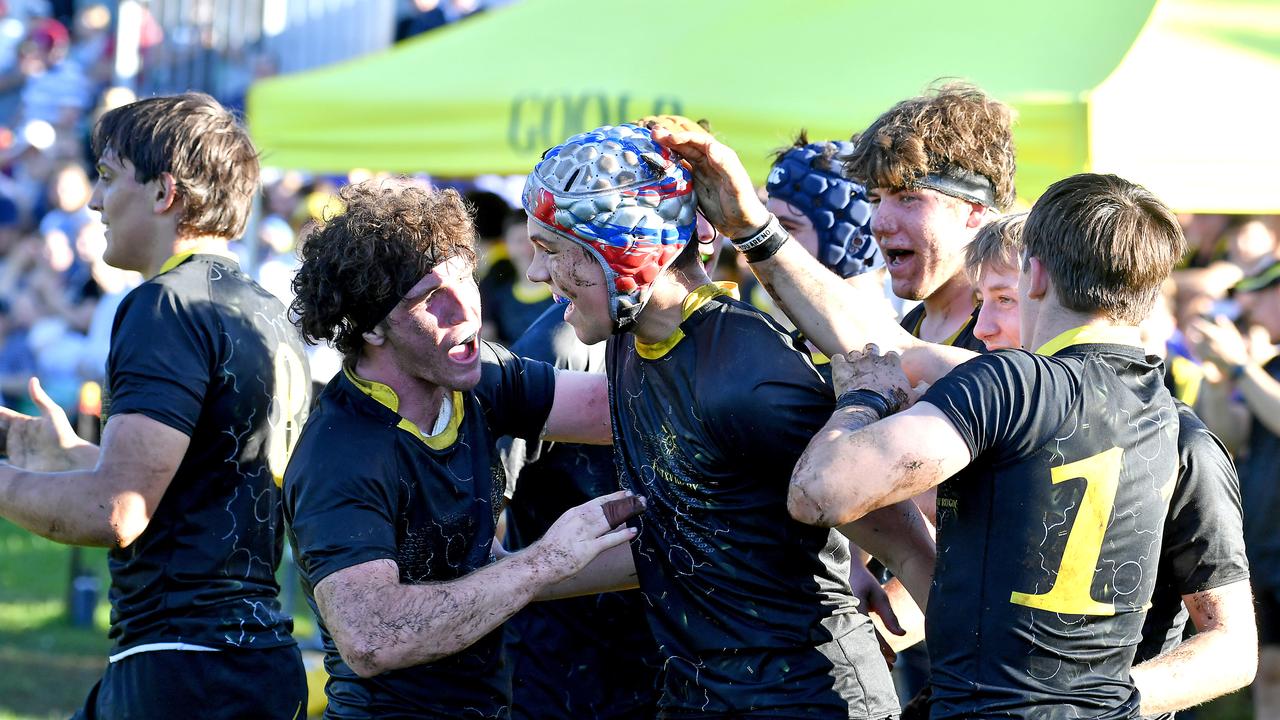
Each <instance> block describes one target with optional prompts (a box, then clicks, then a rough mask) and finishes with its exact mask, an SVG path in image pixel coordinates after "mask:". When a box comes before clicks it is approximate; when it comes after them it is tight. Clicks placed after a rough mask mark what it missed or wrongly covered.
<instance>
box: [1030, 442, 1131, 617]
mask: <svg viewBox="0 0 1280 720" xmlns="http://www.w3.org/2000/svg"><path fill="white" fill-rule="evenodd" d="M1123 455H1124V451H1123V450H1121V449H1120V448H1118V447H1113V448H1111V449H1110V450H1107V451H1106V452H1103V453H1099V454H1097V455H1094V456H1092V457H1087V458H1085V459H1083V460H1077V461H1076V462H1073V463H1069V464H1067V465H1062V466H1060V467H1056V468H1053V469H1052V470H1051V471H1050V477H1051V479H1052V480H1053V484H1054V485H1057V484H1058V483H1060V482H1066V481H1067V480H1074V479H1076V478H1082V479H1084V483H1085V485H1084V497H1083V498H1082V499H1081V500H1080V509H1079V510H1078V511H1077V512H1076V517H1075V521H1074V522H1072V523H1071V531H1070V532H1068V533H1067V545H1066V547H1065V548H1063V550H1062V562H1061V563H1060V564H1059V566H1058V577H1057V578H1056V579H1055V580H1054V583H1053V588H1052V589H1051V590H1049V592H1046V593H1021V592H1014V593H1013V595H1012V596H1010V598H1009V602H1012V603H1013V604H1015V605H1025V606H1027V607H1032V608H1037V609H1040V610H1048V611H1050V612H1056V613H1063V614H1064V615H1115V614H1116V608H1115V605H1113V604H1111V603H1101V602H1098V601H1096V600H1094V599H1093V596H1092V595H1091V594H1090V590H1091V589H1092V588H1093V575H1094V571H1095V570H1096V569H1097V567H1098V556H1100V555H1101V554H1102V538H1103V536H1104V535H1106V533H1107V523H1108V521H1109V520H1110V519H1111V509H1112V507H1113V506H1114V505H1115V501H1116V491H1117V490H1118V489H1119V487H1120V469H1121V467H1122V463H1121V458H1122V456H1123Z"/></svg>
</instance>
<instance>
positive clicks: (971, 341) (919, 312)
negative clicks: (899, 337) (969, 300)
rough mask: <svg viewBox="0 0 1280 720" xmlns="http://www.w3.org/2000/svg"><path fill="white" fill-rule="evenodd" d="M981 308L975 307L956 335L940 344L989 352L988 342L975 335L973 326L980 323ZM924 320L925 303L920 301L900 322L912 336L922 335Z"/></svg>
mask: <svg viewBox="0 0 1280 720" xmlns="http://www.w3.org/2000/svg"><path fill="white" fill-rule="evenodd" d="M981 309H982V308H980V307H976V308H974V309H973V314H972V315H970V316H969V319H968V320H966V321H965V323H964V325H962V326H961V327H960V330H959V332H957V333H956V334H955V335H953V336H951V337H950V338H947V339H946V340H945V341H943V342H940V343H938V344H939V345H950V346H952V347H959V348H964V349H965V350H972V351H974V352H976V353H978V354H979V355H981V354H985V353H986V352H987V344H986V343H984V342H982V341H981V340H979V339H978V338H976V337H974V336H973V328H974V326H975V325H977V323H978V311H979V310H981ZM923 320H924V303H920V304H919V305H916V306H915V307H913V308H911V312H908V313H907V314H906V315H904V316H903V317H902V321H901V322H900V323H899V324H900V325H901V326H902V329H903V330H906V331H907V332H909V333H911V335H912V336H914V337H920V335H919V332H920V323H921V322H922V321H923Z"/></svg>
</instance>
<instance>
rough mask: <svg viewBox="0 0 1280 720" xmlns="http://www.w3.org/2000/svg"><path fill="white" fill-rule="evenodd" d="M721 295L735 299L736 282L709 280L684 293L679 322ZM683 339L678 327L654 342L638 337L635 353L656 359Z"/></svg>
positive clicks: (736, 297)
mask: <svg viewBox="0 0 1280 720" xmlns="http://www.w3.org/2000/svg"><path fill="white" fill-rule="evenodd" d="M721 295H728V296H729V297H731V298H733V299H734V300H737V299H738V283H732V282H711V283H707V284H706V285H703V286H702V287H700V288H698V289H697V290H694V291H693V292H691V293H689V294H688V295H686V296H685V298H684V302H683V303H681V305H680V322H684V321H685V320H688V319H689V316H690V315H692V314H693V313H694V311H696V310H697V309H698V308H700V307H702V306H703V305H706V304H707V301H708V300H710V299H711V298H714V297H720V296H721ZM683 339H684V330H681V329H680V328H678V327H677V328H676V329H675V332H673V333H671V334H670V335H668V336H667V338H666V339H665V340H659V341H658V342H656V343H642V342H640V339H639V338H636V354H638V355H639V356H640V357H642V358H644V359H645V360H657V359H658V358H660V357H662V356H664V355H666V354H667V353H669V352H671V348H673V347H675V346H676V345H678V344H679V343H680V341H681V340H683Z"/></svg>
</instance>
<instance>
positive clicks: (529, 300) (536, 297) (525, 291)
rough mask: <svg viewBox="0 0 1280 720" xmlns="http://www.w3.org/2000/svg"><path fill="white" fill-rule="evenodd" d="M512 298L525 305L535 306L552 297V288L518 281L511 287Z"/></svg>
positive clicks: (541, 284)
mask: <svg viewBox="0 0 1280 720" xmlns="http://www.w3.org/2000/svg"><path fill="white" fill-rule="evenodd" d="M511 296H512V297H514V298H515V299H516V300H519V301H520V302H522V303H524V304H525V305H533V304H535V303H540V302H542V301H543V300H547V299H549V298H550V297H551V286H549V285H545V284H543V283H531V282H525V281H523V280H516V281H515V283H514V284H513V285H512V286H511Z"/></svg>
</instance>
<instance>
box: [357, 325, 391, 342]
mask: <svg viewBox="0 0 1280 720" xmlns="http://www.w3.org/2000/svg"><path fill="white" fill-rule="evenodd" d="M360 337H362V338H364V341H365V342H367V343H369V344H370V345H381V344H383V343H385V342H386V341H387V328H386V322H385V321H384V322H380V323H378V324H377V325H374V326H373V329H372V330H370V331H368V332H366V333H364V334H363V335H361V336H360Z"/></svg>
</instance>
